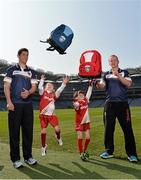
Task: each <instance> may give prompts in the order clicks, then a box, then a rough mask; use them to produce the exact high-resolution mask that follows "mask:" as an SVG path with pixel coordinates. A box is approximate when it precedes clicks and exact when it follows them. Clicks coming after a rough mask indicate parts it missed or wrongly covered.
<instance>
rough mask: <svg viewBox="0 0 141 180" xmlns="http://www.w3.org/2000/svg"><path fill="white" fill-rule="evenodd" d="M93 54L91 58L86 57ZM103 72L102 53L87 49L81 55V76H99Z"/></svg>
mask: <svg viewBox="0 0 141 180" xmlns="http://www.w3.org/2000/svg"><path fill="white" fill-rule="evenodd" d="M87 55H91V57H90V59H88V57H86V56H87ZM101 73H102V65H101V55H100V53H99V52H98V51H96V50H87V51H85V52H83V53H82V55H81V57H80V66H79V76H80V77H93V78H99V77H101Z"/></svg>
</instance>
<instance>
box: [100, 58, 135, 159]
mask: <svg viewBox="0 0 141 180" xmlns="http://www.w3.org/2000/svg"><path fill="white" fill-rule="evenodd" d="M109 65H110V67H111V70H110V71H108V72H106V73H105V74H104V76H103V78H102V80H101V81H100V82H99V83H97V88H106V103H105V107H104V113H103V115H104V126H105V137H104V144H105V152H104V153H102V154H101V155H100V156H101V158H104V159H107V158H111V157H113V152H114V130H115V123H116V118H117V119H118V121H119V124H120V126H121V128H122V130H123V133H124V139H125V149H126V153H127V155H128V160H129V161H131V162H137V161H138V160H137V153H136V144H135V139H134V134H133V130H132V124H131V113H130V108H129V104H128V98H127V90H128V88H129V87H130V86H131V84H132V80H131V78H130V75H129V73H128V71H127V70H122V69H120V68H119V60H118V57H117V56H116V55H111V56H110V57H109Z"/></svg>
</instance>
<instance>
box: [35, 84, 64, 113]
mask: <svg viewBox="0 0 141 180" xmlns="http://www.w3.org/2000/svg"><path fill="white" fill-rule="evenodd" d="M43 83H44V82H43V81H40V83H39V87H38V89H39V94H40V114H44V115H48V116H51V115H53V113H54V110H55V101H56V99H57V98H58V97H59V96H60V94H61V92H62V91H63V90H64V88H65V86H66V85H65V84H63V83H62V85H61V86H60V87H59V88H58V89H57V90H56V92H49V91H46V90H44V89H43Z"/></svg>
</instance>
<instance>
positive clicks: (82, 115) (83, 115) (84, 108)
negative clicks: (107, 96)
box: [73, 86, 93, 124]
mask: <svg viewBox="0 0 141 180" xmlns="http://www.w3.org/2000/svg"><path fill="white" fill-rule="evenodd" d="M92 88H93V87H92V86H89V88H88V91H87V94H86V97H85V98H84V99H82V100H77V99H76V100H74V103H73V104H74V108H75V121H76V122H78V123H81V124H85V123H89V122H90V117H89V112H88V104H89V99H90V96H91V94H92Z"/></svg>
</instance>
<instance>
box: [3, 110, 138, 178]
mask: <svg viewBox="0 0 141 180" xmlns="http://www.w3.org/2000/svg"><path fill="white" fill-rule="evenodd" d="M89 111H90V117H91V130H90V131H91V142H90V145H89V149H88V150H89V153H90V159H89V161H88V162H82V161H81V160H80V159H79V155H78V152H77V147H76V133H75V131H74V110H72V109H61V110H56V115H57V116H58V118H59V120H60V126H61V133H62V138H63V142H64V145H63V147H59V146H58V144H57V143H56V140H55V137H54V130H53V129H52V127H51V126H49V127H48V128H47V142H48V148H49V150H48V155H47V156H46V157H41V156H40V124H39V120H38V111H35V112H34V141H33V156H34V158H36V159H37V160H38V164H37V165H36V166H33V167H30V166H27V165H25V167H24V168H22V169H20V170H16V169H14V168H13V167H12V164H11V162H10V159H9V145H8V141H9V140H8V125H7V112H0V179H8V178H11V179H20V178H22V179H27V178H31V179H37V178H39V179H54V178H55V179H63V178H64V179H96V178H97V179H105V178H107V179H109V178H112V179H115V178H116V179H128V178H137V179H139V178H141V162H138V163H137V164H133V163H130V162H128V161H127V156H126V153H125V149H124V138H123V133H122V130H121V128H120V126H119V123H118V121H117V123H116V130H115V152H114V154H115V157H114V158H113V159H108V160H102V159H101V158H100V157H99V154H100V153H101V152H102V151H103V150H104V145H103V135H104V127H103V120H102V113H103V108H92V109H90V110H89ZM131 112H132V125H133V130H134V134H135V139H136V145H137V152H138V157H139V159H141V130H140V129H141V128H140V127H141V121H140V117H141V107H132V108H131ZM21 159H22V160H23V158H22V151H21Z"/></svg>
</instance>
